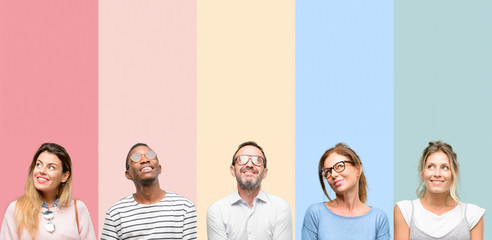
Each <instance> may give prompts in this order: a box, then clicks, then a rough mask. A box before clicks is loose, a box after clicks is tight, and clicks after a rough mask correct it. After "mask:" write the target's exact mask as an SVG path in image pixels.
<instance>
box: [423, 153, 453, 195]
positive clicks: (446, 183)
mask: <svg viewBox="0 0 492 240" xmlns="http://www.w3.org/2000/svg"><path fill="white" fill-rule="evenodd" d="M421 175H422V180H423V181H424V183H425V187H426V189H427V190H426V191H427V192H431V193H437V194H440V193H447V194H449V189H450V187H451V183H452V181H453V175H452V173H451V166H450V164H449V158H448V156H447V155H446V154H445V153H444V152H442V151H439V152H435V153H432V154H430V155H429V157H428V158H427V161H426V162H425V166H424V169H423V171H422V173H421Z"/></svg>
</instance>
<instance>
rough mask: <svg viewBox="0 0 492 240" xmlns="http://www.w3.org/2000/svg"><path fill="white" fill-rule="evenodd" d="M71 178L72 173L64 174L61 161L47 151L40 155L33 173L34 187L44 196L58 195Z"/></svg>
mask: <svg viewBox="0 0 492 240" xmlns="http://www.w3.org/2000/svg"><path fill="white" fill-rule="evenodd" d="M69 176H70V172H68V171H67V172H65V173H63V166H62V162H61V161H60V159H59V158H58V157H57V156H56V155H55V154H52V153H49V152H47V151H45V152H42V153H41V154H39V156H38V158H37V160H36V164H35V166H34V168H33V172H32V177H33V179H32V180H33V182H34V187H35V188H36V189H37V190H38V191H40V192H41V193H42V194H43V195H46V194H56V193H57V192H58V189H59V188H60V185H61V183H64V182H66V181H67V179H68V177H69Z"/></svg>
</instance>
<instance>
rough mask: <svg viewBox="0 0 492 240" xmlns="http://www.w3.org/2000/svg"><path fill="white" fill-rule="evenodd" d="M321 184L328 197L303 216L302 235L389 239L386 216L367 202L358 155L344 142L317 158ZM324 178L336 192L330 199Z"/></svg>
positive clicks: (365, 185)
mask: <svg viewBox="0 0 492 240" xmlns="http://www.w3.org/2000/svg"><path fill="white" fill-rule="evenodd" d="M318 177H319V182H320V184H321V188H322V189H323V192H324V193H325V195H326V197H328V199H329V200H330V201H328V202H321V203H315V204H313V205H311V206H310V207H309V208H308V209H307V211H306V215H305V216H304V224H303V226H302V239H303V240H309V239H378V240H379V239H384V240H388V239H390V231H389V225H388V217H387V216H386V214H385V213H384V212H383V211H382V210H380V209H377V208H373V207H370V206H367V205H366V204H365V201H366V199H367V183H366V177H365V176H364V171H363V169H362V163H361V161H360V159H359V156H357V154H356V153H355V152H354V151H353V150H352V149H351V148H349V147H348V146H347V145H345V144H343V143H339V144H337V145H336V146H335V147H333V148H330V149H328V150H327V151H326V152H325V153H324V154H323V156H321V159H320V161H319V165H318ZM325 182H326V183H328V185H329V186H330V187H331V189H332V190H333V191H334V192H335V194H336V198H335V199H333V200H332V199H331V198H330V196H329V195H328V193H327V191H326V187H325Z"/></svg>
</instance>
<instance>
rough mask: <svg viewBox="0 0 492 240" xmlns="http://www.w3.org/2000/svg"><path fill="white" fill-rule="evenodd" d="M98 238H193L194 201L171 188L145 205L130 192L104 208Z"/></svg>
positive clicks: (194, 229) (194, 233) (194, 225)
mask: <svg viewBox="0 0 492 240" xmlns="http://www.w3.org/2000/svg"><path fill="white" fill-rule="evenodd" d="M101 239H196V211H195V205H194V204H193V203H192V202H191V201H190V200H188V199H186V198H184V197H182V196H180V195H178V194H176V193H173V192H167V193H166V196H164V198H163V199H162V200H161V201H159V202H157V203H154V204H149V205H145V204H140V203H138V202H137V201H135V199H134V198H133V195H130V196H128V197H126V198H123V199H121V200H120V201H118V202H117V203H115V204H114V205H113V206H112V207H111V208H109V210H108V211H107V212H106V218H105V219H104V227H103V231H102V234H101Z"/></svg>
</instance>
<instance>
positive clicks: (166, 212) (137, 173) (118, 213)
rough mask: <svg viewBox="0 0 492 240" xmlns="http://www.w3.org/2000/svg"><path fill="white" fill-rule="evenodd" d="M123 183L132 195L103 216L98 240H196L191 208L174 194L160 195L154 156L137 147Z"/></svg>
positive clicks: (144, 146)
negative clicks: (130, 186) (129, 185)
mask: <svg viewBox="0 0 492 240" xmlns="http://www.w3.org/2000/svg"><path fill="white" fill-rule="evenodd" d="M125 165H126V171H125V176H126V178H127V179H129V180H131V181H133V183H134V184H135V189H136V193H134V194H131V195H130V196H128V197H125V198H123V199H121V200H120V201H118V202H117V203H115V204H114V205H113V206H111V207H110V208H109V210H108V211H107V212H106V217H105V219H104V227H103V231H102V235H101V239H196V210H195V205H194V204H193V203H192V202H191V201H190V200H188V199H186V198H184V197H182V196H180V195H179V194H177V193H173V192H169V191H164V190H163V189H161V187H160V185H159V179H158V176H159V174H160V173H161V172H162V166H161V165H160V163H159V159H158V158H157V154H156V153H155V152H154V151H153V150H152V149H151V148H150V147H149V146H148V145H147V144H145V143H137V144H135V145H133V147H132V148H131V149H130V151H129V152H128V155H127V157H126V164H125Z"/></svg>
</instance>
